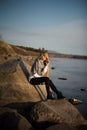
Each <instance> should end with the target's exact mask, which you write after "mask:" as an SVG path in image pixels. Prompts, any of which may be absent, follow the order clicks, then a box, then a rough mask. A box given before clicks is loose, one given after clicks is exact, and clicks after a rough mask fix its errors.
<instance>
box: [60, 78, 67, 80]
mask: <svg viewBox="0 0 87 130" xmlns="http://www.w3.org/2000/svg"><path fill="white" fill-rule="evenodd" d="M58 79H60V80H67V78H58Z"/></svg>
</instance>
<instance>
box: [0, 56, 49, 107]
mask: <svg viewBox="0 0 87 130" xmlns="http://www.w3.org/2000/svg"><path fill="white" fill-rule="evenodd" d="M30 68H31V66H30V65H29V64H28V63H27V62H26V60H25V59H24V58H23V59H22V58H21V61H20V59H17V58H15V59H11V60H8V61H7V62H4V63H3V64H0V106H3V105H6V104H8V103H12V102H27V101H34V102H35V101H40V100H41V96H40V94H39V92H38V91H37V88H38V86H33V85H31V84H30V83H29V80H28V75H29V71H30ZM41 89H42V90H41V91H43V93H46V91H45V90H46V89H45V87H44V85H41Z"/></svg>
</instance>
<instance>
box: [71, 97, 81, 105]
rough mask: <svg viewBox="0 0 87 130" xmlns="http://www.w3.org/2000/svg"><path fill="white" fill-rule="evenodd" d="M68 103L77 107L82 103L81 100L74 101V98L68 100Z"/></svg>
mask: <svg viewBox="0 0 87 130" xmlns="http://www.w3.org/2000/svg"><path fill="white" fill-rule="evenodd" d="M69 102H70V103H72V104H73V105H78V104H81V103H82V101H81V100H79V99H76V98H72V99H69Z"/></svg>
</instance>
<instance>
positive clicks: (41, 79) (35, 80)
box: [30, 77, 52, 99]
mask: <svg viewBox="0 0 87 130" xmlns="http://www.w3.org/2000/svg"><path fill="white" fill-rule="evenodd" d="M43 82H45V85H46V91H47V98H51V99H52V93H51V92H50V80H49V78H48V77H38V78H32V79H31V80H30V83H31V84H33V85H39V84H41V83H43Z"/></svg>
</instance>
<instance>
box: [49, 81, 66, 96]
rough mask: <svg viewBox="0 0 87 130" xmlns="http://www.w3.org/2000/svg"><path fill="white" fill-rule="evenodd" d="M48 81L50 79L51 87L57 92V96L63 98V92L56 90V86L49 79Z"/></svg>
mask: <svg viewBox="0 0 87 130" xmlns="http://www.w3.org/2000/svg"><path fill="white" fill-rule="evenodd" d="M49 81H50V87H51V89H52V90H53V91H54V92H55V93H56V94H57V98H65V97H64V96H63V94H62V93H61V92H60V91H58V90H57V88H56V87H55V85H54V84H53V82H52V81H51V80H50V79H49Z"/></svg>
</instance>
